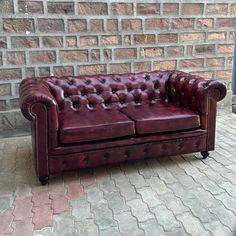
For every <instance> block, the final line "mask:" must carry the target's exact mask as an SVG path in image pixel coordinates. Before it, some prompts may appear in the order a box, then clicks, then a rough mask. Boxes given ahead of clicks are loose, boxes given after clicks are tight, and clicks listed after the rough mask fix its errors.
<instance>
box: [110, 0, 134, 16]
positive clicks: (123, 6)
mask: <svg viewBox="0 0 236 236" xmlns="http://www.w3.org/2000/svg"><path fill="white" fill-rule="evenodd" d="M111 11H112V14H114V15H132V14H133V5H132V4H131V3H119V2H118V3H112V4H111Z"/></svg>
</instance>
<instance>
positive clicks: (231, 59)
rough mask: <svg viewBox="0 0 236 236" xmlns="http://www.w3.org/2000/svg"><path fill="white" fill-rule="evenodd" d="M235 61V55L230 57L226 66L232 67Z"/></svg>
mask: <svg viewBox="0 0 236 236" xmlns="http://www.w3.org/2000/svg"><path fill="white" fill-rule="evenodd" d="M233 63H234V58H233V57H228V59H227V62H226V66H229V67H232V66H233Z"/></svg>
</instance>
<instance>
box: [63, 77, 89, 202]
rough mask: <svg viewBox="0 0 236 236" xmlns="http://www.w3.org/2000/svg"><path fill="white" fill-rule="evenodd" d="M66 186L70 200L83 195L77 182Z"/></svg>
mask: <svg viewBox="0 0 236 236" xmlns="http://www.w3.org/2000/svg"><path fill="white" fill-rule="evenodd" d="M84 74H87V73H84ZM66 188H67V196H68V198H69V199H70V200H75V199H79V198H82V197H84V189H83V186H82V185H80V183H79V182H70V183H67V184H66Z"/></svg>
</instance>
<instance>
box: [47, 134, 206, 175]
mask: <svg viewBox="0 0 236 236" xmlns="http://www.w3.org/2000/svg"><path fill="white" fill-rule="evenodd" d="M206 140H207V136H206V135H202V136H197V137H196V136H195V137H191V138H190V137H189V138H178V139H173V140H168V141H160V142H149V143H142V144H136V145H128V146H121V147H112V148H106V149H100V150H93V151H86V152H80V153H71V154H66V155H60V156H58V155H57V156H51V157H49V172H50V174H56V173H60V172H63V171H70V170H77V169H81V168H91V167H96V166H101V165H111V164H112V165H113V164H118V163H121V162H127V161H135V160H141V159H147V158H156V157H160V156H171V155H179V154H187V153H194V152H202V153H205V152H206V146H207V145H206ZM208 151H209V150H208Z"/></svg>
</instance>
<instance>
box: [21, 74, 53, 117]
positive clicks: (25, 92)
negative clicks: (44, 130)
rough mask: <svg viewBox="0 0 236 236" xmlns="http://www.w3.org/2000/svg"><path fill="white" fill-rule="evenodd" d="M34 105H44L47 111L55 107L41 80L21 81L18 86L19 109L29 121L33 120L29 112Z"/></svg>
mask: <svg viewBox="0 0 236 236" xmlns="http://www.w3.org/2000/svg"><path fill="white" fill-rule="evenodd" d="M36 103H42V104H44V105H45V106H46V108H47V109H48V110H49V109H50V108H56V107H57V103H56V101H55V99H54V97H53V96H52V94H51V92H50V90H49V88H48V87H47V85H46V84H45V83H43V81H42V79H34V78H28V79H25V80H23V81H22V82H21V84H20V108H21V111H22V113H23V115H24V116H25V118H26V119H28V120H30V121H33V120H34V115H33V114H32V112H31V110H32V106H33V105H34V104H36ZM55 110H56V109H55ZM54 113H55V112H54Z"/></svg>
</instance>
